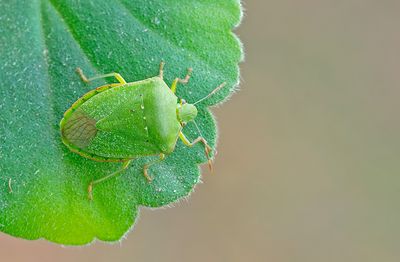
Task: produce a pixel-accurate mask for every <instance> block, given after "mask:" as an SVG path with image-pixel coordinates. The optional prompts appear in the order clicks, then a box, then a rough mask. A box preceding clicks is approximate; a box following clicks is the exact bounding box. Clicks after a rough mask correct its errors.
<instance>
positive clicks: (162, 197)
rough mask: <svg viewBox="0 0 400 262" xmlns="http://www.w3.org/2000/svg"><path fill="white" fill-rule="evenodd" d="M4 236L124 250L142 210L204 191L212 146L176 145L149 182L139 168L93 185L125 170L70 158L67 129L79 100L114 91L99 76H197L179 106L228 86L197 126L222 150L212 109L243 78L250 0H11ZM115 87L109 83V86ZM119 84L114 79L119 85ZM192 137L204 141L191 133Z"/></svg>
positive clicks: (1, 70) (4, 39) (4, 73)
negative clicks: (245, 9) (242, 32)
mask: <svg viewBox="0 0 400 262" xmlns="http://www.w3.org/2000/svg"><path fill="white" fill-rule="evenodd" d="M0 10H2V12H1V13H0V80H1V81H0V83H1V86H0V230H1V231H3V232H5V233H7V234H10V235H13V236H16V237H20V238H25V239H38V238H44V239H47V240H49V241H52V242H56V243H62V244H68V245H82V244H87V243H90V242H91V241H93V240H95V239H100V240H103V241H110V242H112V241H118V240H119V239H121V238H122V237H123V236H124V234H126V233H127V232H128V231H129V230H130V229H131V228H132V225H133V224H134V221H135V218H136V216H137V214H138V208H139V207H140V206H146V207H160V206H164V205H167V204H170V203H173V202H175V201H178V200H179V199H181V198H182V197H186V196H188V195H189V194H190V192H191V191H192V190H193V188H194V186H195V185H196V184H197V183H198V182H199V181H200V171H199V164H201V163H204V162H206V158H205V156H204V147H203V146H202V145H200V144H198V145H196V146H194V147H193V148H188V147H185V146H184V145H183V143H182V142H181V141H178V142H177V147H176V150H175V151H174V153H172V154H171V155H169V156H167V158H166V160H165V161H163V162H162V163H160V164H157V165H154V166H152V167H151V168H150V170H149V172H150V173H151V175H152V176H153V177H154V180H153V181H152V182H151V183H148V182H147V181H146V179H145V178H144V176H143V175H142V167H143V164H144V163H146V162H148V161H149V160H151V159H152V157H144V158H138V159H136V160H134V161H133V163H132V164H131V166H130V167H129V169H128V170H127V171H126V172H125V173H123V174H122V175H120V176H118V177H116V178H114V179H111V180H109V181H107V182H104V183H102V184H99V185H97V186H96V187H95V189H94V199H93V201H89V200H88V193H87V187H88V184H89V183H90V181H92V180H93V179H97V178H100V177H103V176H105V175H107V174H109V173H111V172H113V171H115V170H117V169H118V168H119V167H120V166H121V163H100V162H95V161H93V160H89V159H85V158H83V157H81V156H79V155H77V154H75V153H72V152H70V151H69V150H68V149H67V148H66V147H65V146H64V145H63V143H62V142H61V138H60V131H59V122H60V120H61V118H62V117H63V113H64V112H65V111H66V110H67V109H68V108H69V107H70V106H71V105H72V103H73V102H75V101H76V100H77V99H78V98H79V97H80V96H82V95H83V94H85V93H86V92H88V91H89V90H91V89H93V88H95V87H97V86H100V85H102V84H104V83H105V82H104V81H103V80H96V81H94V82H93V83H91V84H90V85H87V84H84V83H82V82H81V81H80V79H79V77H78V76H77V74H76V73H75V68H76V67H81V68H82V69H83V70H84V71H85V73H86V74H87V75H89V76H94V75H98V74H102V73H109V72H118V73H120V74H121V75H122V76H123V77H124V78H125V79H126V80H127V81H128V82H132V81H138V80H142V79H146V78H149V77H152V76H155V75H157V74H158V66H159V63H160V61H161V60H163V61H165V62H166V65H165V82H166V83H167V84H168V85H170V84H171V82H172V80H173V79H174V78H175V77H183V76H184V75H185V73H186V69H187V68H188V67H193V69H194V71H193V75H192V78H191V81H190V82H189V84H188V85H185V86H179V87H178V91H177V96H178V97H181V98H184V99H186V100H187V101H188V102H194V101H197V100H198V99H200V98H202V97H203V96H205V95H206V94H208V93H209V92H210V91H211V90H213V89H214V88H215V87H216V86H218V85H219V84H220V83H222V82H227V87H226V88H224V89H222V90H221V91H220V92H218V93H217V94H216V95H214V96H213V97H212V98H210V99H208V100H207V101H205V102H204V103H201V104H199V115H198V117H197V122H198V124H199V126H200V129H201V130H202V133H203V135H204V136H205V138H206V139H207V140H208V141H209V143H210V145H211V146H213V147H214V146H215V142H216V137H217V134H216V124H215V121H214V119H213V116H212V114H211V113H210V112H209V110H208V109H207V107H208V106H212V105H215V104H218V103H221V102H223V101H224V100H226V98H227V97H228V96H229V95H230V94H232V92H233V91H234V90H235V88H236V86H237V83H238V80H239V70H238V63H239V62H240V60H241V59H242V50H241V44H240V42H239V40H238V39H237V37H236V36H235V35H234V34H233V33H232V29H233V28H234V27H235V26H237V25H238V24H239V22H240V19H241V6H240V2H239V0H221V1H215V0H96V1H95V0H18V1H17V0H0ZM107 81H108V80H107ZM109 81H110V82H111V81H112V79H110V80H109ZM185 130H186V131H185V132H186V133H187V136H188V138H189V139H191V140H193V139H194V138H196V137H197V136H198V132H197V130H196V128H195V126H193V124H189V125H188V126H187V127H185Z"/></svg>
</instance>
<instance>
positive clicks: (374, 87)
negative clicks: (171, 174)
mask: <svg viewBox="0 0 400 262" xmlns="http://www.w3.org/2000/svg"><path fill="white" fill-rule="evenodd" d="M244 6H245V8H246V16H245V19H244V22H243V24H242V26H241V27H240V28H239V29H238V30H237V33H238V34H239V36H240V37H241V39H242V41H243V42H244V45H245V48H246V62H245V63H243V64H242V65H241V67H242V77H243V81H242V85H241V88H242V91H241V92H239V93H237V94H236V95H235V96H234V97H233V99H232V100H230V101H229V102H228V103H226V104H225V105H223V106H221V107H219V108H216V109H214V112H215V113H216V116H217V118H218V119H219V127H220V142H219V155H218V157H217V161H216V163H215V175H209V174H208V172H207V171H206V172H205V173H204V177H203V180H204V184H202V185H199V186H198V187H197V189H196V192H195V193H194V194H193V195H192V196H191V198H190V199H189V201H183V202H182V203H180V204H178V205H177V206H176V207H174V208H167V209H161V210H156V211H151V210H146V209H142V212H141V215H140V218H139V220H138V222H137V224H136V227H135V229H134V231H133V232H131V233H130V234H129V235H128V237H127V239H125V240H124V241H122V242H121V243H120V244H115V245H107V244H103V243H96V244H94V245H91V246H89V247H79V248H71V247H60V246H57V245H54V244H50V243H47V242H45V241H25V240H20V239H15V238H12V237H9V236H6V235H4V234H1V235H0V254H1V255H0V260H1V261H32V262H34V261H41V262H46V261H99V262H101V261H273V262H292V261H296V262H297V261H301V262H302V261H305V262H314V261H315V262H317V261H318V262H320V261H324V262H327V261H335V262H336V261H341V262H342V261H351V262H354V261H363V262H367V261H371V262H372V261H373V262H375V261H384V262H387V261H390V262H391V261H399V260H400V248H399V247H400V205H399V204H398V203H399V202H400V161H399V160H400V159H399V156H400V139H399V134H400V121H399V113H400V104H399V98H400V86H399V84H400V72H399V68H400V31H399V26H400V15H399V14H400V2H399V1H397V0H381V1H368V0H343V1H342V0H331V1H328V0H326V1H323V0H320V1H318V0H302V1H298V0H271V1H261V0H260V1H259V0H247V1H245V2H244Z"/></svg>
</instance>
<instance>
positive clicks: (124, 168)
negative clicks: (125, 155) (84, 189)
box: [88, 160, 132, 200]
mask: <svg viewBox="0 0 400 262" xmlns="http://www.w3.org/2000/svg"><path fill="white" fill-rule="evenodd" d="M131 161H132V160H128V161H125V162H124V164H123V165H122V167H121V168H120V169H118V170H117V171H115V172H113V173H111V174H109V175H107V176H105V177H102V178H100V179H97V180H94V181H92V182H90V184H89V186H88V194H89V195H88V197H89V200H93V194H92V192H93V187H94V186H95V185H97V184H99V183H101V182H104V181H106V180H108V179H110V178H112V177H115V176H117V175H119V174H120V173H122V172H123V171H125V170H126V169H127V168H128V166H129V164H130V163H131Z"/></svg>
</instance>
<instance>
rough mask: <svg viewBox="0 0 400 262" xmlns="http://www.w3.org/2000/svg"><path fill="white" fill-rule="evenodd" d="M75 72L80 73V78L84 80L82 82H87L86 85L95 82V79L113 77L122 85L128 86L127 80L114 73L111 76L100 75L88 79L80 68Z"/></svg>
mask: <svg viewBox="0 0 400 262" xmlns="http://www.w3.org/2000/svg"><path fill="white" fill-rule="evenodd" d="M75 71H76V72H77V73H78V75H79V77H80V78H81V79H82V81H83V82H85V83H89V82H90V81H92V80H95V79H99V78H106V77H111V76H113V77H115V78H116V79H117V80H118V82H120V83H121V84H126V81H125V79H124V78H123V77H122V76H121V75H120V74H118V73H114V72H113V73H109V74H104V75H98V76H94V77H91V78H87V77H86V76H85V74H84V73H83V71H82V69H80V68H79V67H78V68H77V69H76V70H75Z"/></svg>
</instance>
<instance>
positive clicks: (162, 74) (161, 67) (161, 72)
mask: <svg viewBox="0 0 400 262" xmlns="http://www.w3.org/2000/svg"><path fill="white" fill-rule="evenodd" d="M164 65H165V63H164V61H161V62H160V73H159V74H158V76H159V77H160V78H161V79H163V78H164Z"/></svg>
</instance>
